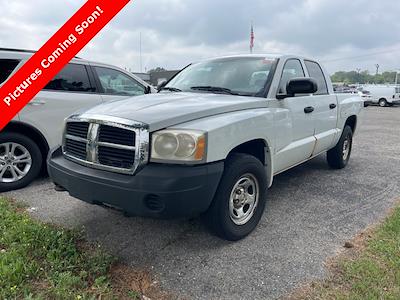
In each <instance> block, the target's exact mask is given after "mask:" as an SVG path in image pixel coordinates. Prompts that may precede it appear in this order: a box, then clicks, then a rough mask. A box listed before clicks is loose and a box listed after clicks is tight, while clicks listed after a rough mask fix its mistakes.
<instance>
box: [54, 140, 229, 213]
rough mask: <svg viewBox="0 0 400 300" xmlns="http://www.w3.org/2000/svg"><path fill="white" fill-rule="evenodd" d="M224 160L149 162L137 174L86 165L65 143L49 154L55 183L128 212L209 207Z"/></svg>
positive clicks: (200, 210)
mask: <svg viewBox="0 0 400 300" xmlns="http://www.w3.org/2000/svg"><path fill="white" fill-rule="evenodd" d="M223 170H224V162H216V163H210V164H204V165H199V166H179V165H169V164H154V163H149V164H148V165H146V166H145V167H144V168H143V169H141V170H140V171H139V172H138V173H137V174H135V175H124V174H118V173H113V172H108V171H103V170H97V169H93V168H89V167H85V166H82V165H80V164H77V163H75V162H72V161H70V160H67V159H65V158H64V156H63V155H62V153H61V148H58V149H56V150H54V151H53V152H52V153H50V154H49V157H48V171H49V174H50V177H51V179H52V180H53V182H54V183H55V184H57V185H58V186H60V187H62V188H64V189H65V190H67V191H68V192H69V194H70V195H71V196H73V197H75V198H78V199H80V200H82V201H85V202H87V203H90V204H97V205H103V204H106V205H110V206H113V207H117V208H120V209H122V210H123V211H125V212H126V213H127V214H128V215H135V216H143V217H152V218H163V219H169V218H180V217H192V216H197V215H199V214H201V213H203V212H205V211H206V210H207V209H208V208H209V206H210V205H211V202H212V200H213V198H214V194H215V192H216V190H217V187H218V185H219V181H220V179H221V177H222V173H223Z"/></svg>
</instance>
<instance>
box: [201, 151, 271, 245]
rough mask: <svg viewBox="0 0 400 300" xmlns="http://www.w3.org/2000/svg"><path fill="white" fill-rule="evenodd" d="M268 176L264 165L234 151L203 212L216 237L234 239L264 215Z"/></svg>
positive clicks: (249, 231) (242, 235)
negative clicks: (207, 208)
mask: <svg viewBox="0 0 400 300" xmlns="http://www.w3.org/2000/svg"><path fill="white" fill-rule="evenodd" d="M266 191H267V176H266V174H265V170H264V166H263V164H262V163H261V162H260V161H259V160H258V159H257V158H255V157H253V156H251V155H247V154H233V155H232V156H230V157H229V158H228V159H227V161H226V164H225V171H224V174H223V176H222V179H221V182H220V185H219V187H218V189H217V192H216V194H215V197H214V200H213V203H212V204H211V207H210V208H209V210H208V211H207V213H206V215H205V220H206V224H207V225H208V227H209V228H210V230H211V231H212V232H214V233H215V234H216V235H217V236H219V237H221V238H223V239H226V240H230V241H237V240H240V239H242V238H244V237H246V236H247V235H248V234H250V233H251V232H252V231H253V230H254V229H255V227H256V226H257V224H258V223H259V221H260V219H261V216H262V215H263V212H264V208H265V204H266Z"/></svg>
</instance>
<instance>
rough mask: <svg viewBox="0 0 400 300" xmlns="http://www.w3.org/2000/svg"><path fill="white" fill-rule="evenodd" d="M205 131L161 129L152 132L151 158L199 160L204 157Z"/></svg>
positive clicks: (157, 159) (155, 159)
mask: <svg viewBox="0 0 400 300" xmlns="http://www.w3.org/2000/svg"><path fill="white" fill-rule="evenodd" d="M205 147H206V137H205V133H204V132H202V131H197V130H177V129H176V130H175V129H171V130H161V131H158V132H155V133H153V135H152V146H151V150H152V151H151V159H152V160H154V161H159V160H169V161H183V162H185V161H186V162H199V161H202V160H203V159H204V157H205Z"/></svg>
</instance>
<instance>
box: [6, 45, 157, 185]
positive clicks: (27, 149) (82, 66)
mask: <svg viewBox="0 0 400 300" xmlns="http://www.w3.org/2000/svg"><path fill="white" fill-rule="evenodd" d="M33 53H34V52H33V51H25V50H15V49H1V48H0V86H1V85H2V84H3V83H4V82H5V81H6V80H7V78H8V77H10V75H12V74H13V73H14V72H15V71H16V70H18V68H20V67H21V66H22V65H23V64H24V63H25V62H26V61H27V60H28V59H29V58H30V57H31V56H32V55H33ZM152 92H155V89H153V88H152V87H151V86H150V85H149V84H147V83H146V82H144V81H143V80H141V79H139V78H137V77H136V76H134V75H133V74H131V73H129V72H126V71H124V70H122V69H120V68H117V67H115V66H110V65H106V64H102V63H97V62H96V63H95V62H90V61H87V60H83V59H79V58H75V59H73V60H72V61H71V62H70V63H69V64H68V65H67V66H66V67H65V68H64V69H63V70H62V71H61V72H60V73H59V74H58V75H57V76H56V77H55V78H54V79H53V80H52V81H50V82H49V84H48V85H47V86H46V87H45V88H44V89H43V90H42V91H41V92H40V93H39V94H38V95H37V96H36V97H35V98H33V99H32V101H31V102H29V104H28V105H27V106H26V107H25V108H24V109H23V110H22V111H21V112H20V113H19V114H18V115H17V116H16V117H15V118H14V119H13V120H12V121H11V122H10V123H9V124H8V125H7V126H6V127H5V128H4V129H3V130H2V131H1V132H0V192H4V191H7V190H13V189H18V188H22V187H24V186H26V185H28V184H29V183H31V182H32V181H33V180H34V179H35V178H36V177H37V176H38V175H39V174H40V172H41V171H45V169H46V167H45V166H46V157H47V154H48V152H49V149H52V148H54V147H56V146H57V145H59V144H61V137H62V128H63V120H64V119H65V118H66V117H67V116H69V115H71V114H72V113H74V112H75V111H77V110H81V109H85V108H89V107H91V106H95V105H97V104H101V103H103V102H106V101H110V100H118V99H125V98H129V97H132V96H138V95H143V94H148V93H152ZM132 101H135V100H134V98H133V99H132Z"/></svg>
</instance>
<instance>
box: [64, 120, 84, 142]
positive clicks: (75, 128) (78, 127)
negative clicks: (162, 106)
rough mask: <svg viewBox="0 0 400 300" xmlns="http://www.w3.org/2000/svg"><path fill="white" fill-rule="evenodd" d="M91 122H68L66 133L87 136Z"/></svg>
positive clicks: (81, 136)
mask: <svg viewBox="0 0 400 300" xmlns="http://www.w3.org/2000/svg"><path fill="white" fill-rule="evenodd" d="M88 130H89V123H87V122H70V123H67V128H66V133H67V134H69V135H73V136H76V137H80V138H84V139H86V138H87V134H88Z"/></svg>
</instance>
